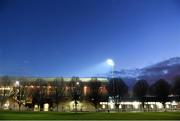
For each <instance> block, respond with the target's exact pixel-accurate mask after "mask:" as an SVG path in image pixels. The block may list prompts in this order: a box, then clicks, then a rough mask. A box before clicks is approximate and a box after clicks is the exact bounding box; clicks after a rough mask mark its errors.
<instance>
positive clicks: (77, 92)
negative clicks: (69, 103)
mask: <svg viewBox="0 0 180 121" xmlns="http://www.w3.org/2000/svg"><path fill="white" fill-rule="evenodd" d="M82 87H83V85H82V82H81V81H80V79H79V77H72V79H71V81H70V82H69V89H70V95H71V97H72V100H74V104H75V112H77V105H78V100H80V98H81V96H82V91H83V90H82Z"/></svg>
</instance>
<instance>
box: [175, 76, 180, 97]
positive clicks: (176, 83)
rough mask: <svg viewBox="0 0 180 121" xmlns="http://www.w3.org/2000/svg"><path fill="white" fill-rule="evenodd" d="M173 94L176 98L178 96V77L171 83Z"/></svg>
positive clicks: (179, 90) (179, 89)
mask: <svg viewBox="0 0 180 121" xmlns="http://www.w3.org/2000/svg"><path fill="white" fill-rule="evenodd" d="M173 93H174V95H176V96H180V76H177V77H175V79H174V83H173Z"/></svg>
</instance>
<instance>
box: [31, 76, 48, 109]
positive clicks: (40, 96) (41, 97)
mask: <svg viewBox="0 0 180 121" xmlns="http://www.w3.org/2000/svg"><path fill="white" fill-rule="evenodd" d="M34 84H35V88H34V92H33V104H38V108H39V107H40V110H42V107H43V104H44V101H45V98H46V97H47V89H46V87H47V83H46V81H45V80H43V79H36V80H35V82H34Z"/></svg>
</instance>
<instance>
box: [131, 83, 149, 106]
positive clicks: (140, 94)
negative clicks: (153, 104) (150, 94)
mask: <svg viewBox="0 0 180 121" xmlns="http://www.w3.org/2000/svg"><path fill="white" fill-rule="evenodd" d="M148 89H149V84H148V83H147V81H146V80H139V81H137V83H136V84H135V85H134V87H133V94H134V96H135V97H136V98H137V99H138V100H139V101H141V103H142V107H143V109H144V101H145V96H146V94H147V91H148Z"/></svg>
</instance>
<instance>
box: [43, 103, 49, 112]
mask: <svg viewBox="0 0 180 121" xmlns="http://www.w3.org/2000/svg"><path fill="white" fill-rule="evenodd" d="M48 109H49V104H48V103H45V104H44V111H48Z"/></svg>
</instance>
